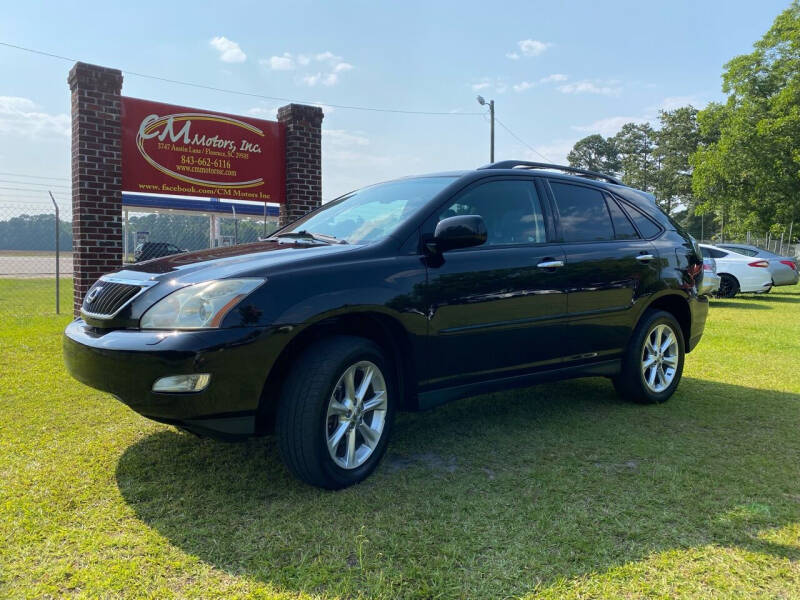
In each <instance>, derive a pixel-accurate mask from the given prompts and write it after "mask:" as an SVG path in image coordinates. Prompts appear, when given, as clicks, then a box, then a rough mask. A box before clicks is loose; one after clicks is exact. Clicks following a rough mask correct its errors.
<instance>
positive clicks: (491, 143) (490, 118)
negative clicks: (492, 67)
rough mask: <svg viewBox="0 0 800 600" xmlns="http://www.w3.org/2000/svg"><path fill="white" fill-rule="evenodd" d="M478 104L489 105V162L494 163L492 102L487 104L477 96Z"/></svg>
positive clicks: (482, 98) (481, 97)
mask: <svg viewBox="0 0 800 600" xmlns="http://www.w3.org/2000/svg"><path fill="white" fill-rule="evenodd" d="M478 104H480V105H481V106H486V104H489V122H490V126H491V129H490V133H489V162H490V163H493V162H494V100H489V102H488V103H487V102H486V100H485V99H484V97H483V96H478Z"/></svg>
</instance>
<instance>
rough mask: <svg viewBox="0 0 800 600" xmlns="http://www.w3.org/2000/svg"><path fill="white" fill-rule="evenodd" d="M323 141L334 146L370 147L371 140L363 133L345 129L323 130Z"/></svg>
mask: <svg viewBox="0 0 800 600" xmlns="http://www.w3.org/2000/svg"><path fill="white" fill-rule="evenodd" d="M322 140H323V142H327V143H328V144H331V145H332V146H340V147H341V146H369V138H368V137H366V135H364V132H362V131H355V132H352V133H351V132H349V131H347V130H345V129H323V130H322Z"/></svg>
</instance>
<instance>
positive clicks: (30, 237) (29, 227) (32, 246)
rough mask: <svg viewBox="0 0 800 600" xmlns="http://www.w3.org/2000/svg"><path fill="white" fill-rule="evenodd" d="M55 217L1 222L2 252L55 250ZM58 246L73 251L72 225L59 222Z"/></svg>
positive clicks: (37, 216)
mask: <svg viewBox="0 0 800 600" xmlns="http://www.w3.org/2000/svg"><path fill="white" fill-rule="evenodd" d="M55 224H56V217H55V215H48V214H38V215H19V216H17V217H11V218H10V219H8V220H6V221H0V250H55V249H56V239H55V238H56V233H55ZM58 244H59V248H60V249H61V250H66V251H68V250H72V224H71V223H70V222H68V221H62V220H59V223H58Z"/></svg>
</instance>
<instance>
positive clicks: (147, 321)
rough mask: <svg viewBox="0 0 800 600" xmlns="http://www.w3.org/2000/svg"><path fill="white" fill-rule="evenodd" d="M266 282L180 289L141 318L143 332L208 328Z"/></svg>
mask: <svg viewBox="0 0 800 600" xmlns="http://www.w3.org/2000/svg"><path fill="white" fill-rule="evenodd" d="M262 283H264V280H263V279H219V280H216V281H207V282H205V283H198V284H195V285H190V286H188V287H185V288H181V289H179V290H176V291H174V292H172V293H171V294H169V295H168V296H165V297H164V298H162V299H161V300H159V301H158V302H156V303H155V304H154V305H153V306H151V307H150V308H148V309H147V312H145V313H144V315H143V316H142V320H141V322H140V326H141V328H142V329H209V328H216V327H219V326H220V324H221V323H222V319H224V318H225V315H227V314H228V313H229V312H230V310H231V309H232V308H233V307H234V306H236V305H237V304H238V303H239V302H240V301H241V300H242V299H244V298H245V297H246V296H247V295H248V294H249V293H250V292H252V291H253V290H254V289H256V288H257V287H258V286H260V285H261V284H262Z"/></svg>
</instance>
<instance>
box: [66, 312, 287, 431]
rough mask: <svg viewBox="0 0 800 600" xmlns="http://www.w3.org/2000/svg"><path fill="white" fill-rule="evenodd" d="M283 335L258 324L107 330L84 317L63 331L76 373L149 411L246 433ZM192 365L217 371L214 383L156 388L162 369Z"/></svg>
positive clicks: (177, 370)
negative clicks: (176, 389) (179, 389)
mask: <svg viewBox="0 0 800 600" xmlns="http://www.w3.org/2000/svg"><path fill="white" fill-rule="evenodd" d="M283 337H284V336H282V335H279V334H276V332H275V330H273V329H271V328H255V327H254V328H232V329H214V330H205V331H180V332H166V331H139V330H127V329H117V330H111V331H102V330H98V329H94V328H92V327H89V326H88V325H86V323H84V322H83V321H82V320H81V319H77V320H75V321H73V322H72V323H70V324H69V325H68V326H67V329H66V331H65V332H64V339H63V350H64V362H65V364H66V367H67V370H68V371H69V372H70V374H71V375H72V376H73V377H75V379H77V380H78V381H81V382H82V383H85V384H86V385H88V386H91V387H93V388H96V389H99V390H102V391H105V392H109V393H111V394H113V395H114V396H115V397H117V398H118V399H119V400H121V401H122V402H124V403H125V404H127V405H128V406H129V407H130V408H132V409H133V410H135V411H136V412H138V413H140V414H141V415H143V416H145V417H148V418H150V419H154V420H156V421H160V422H164V423H170V424H174V425H179V426H181V427H184V428H185V429H189V430H190V431H194V432H195V433H201V434H207V435H211V436H214V437H241V436H248V435H253V434H255V433H257V430H256V426H257V423H256V416H257V411H258V407H259V400H260V398H261V393H262V390H263V387H264V382H265V380H266V377H267V374H268V373H269V369H270V368H271V367H272V365H273V363H274V360H275V359H276V358H277V356H278V354H279V352H280V348H281V347H282V344H281V342H282V341H283V340H282V339H281V338H283ZM190 373H210V374H211V381H210V383H209V385H208V387H207V388H206V389H204V390H203V391H200V392H189V393H159V392H153V391H152V387H153V383H154V382H155V381H156V380H157V379H159V378H161V377H166V376H169V375H183V374H190Z"/></svg>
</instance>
